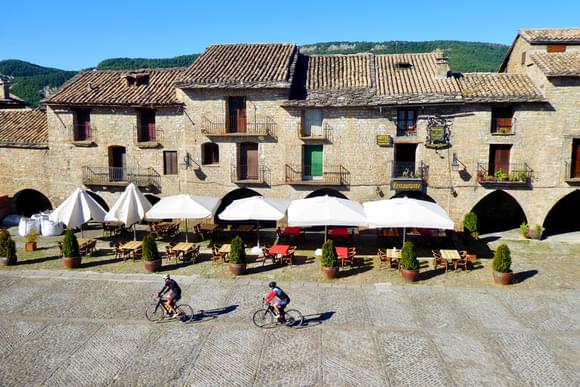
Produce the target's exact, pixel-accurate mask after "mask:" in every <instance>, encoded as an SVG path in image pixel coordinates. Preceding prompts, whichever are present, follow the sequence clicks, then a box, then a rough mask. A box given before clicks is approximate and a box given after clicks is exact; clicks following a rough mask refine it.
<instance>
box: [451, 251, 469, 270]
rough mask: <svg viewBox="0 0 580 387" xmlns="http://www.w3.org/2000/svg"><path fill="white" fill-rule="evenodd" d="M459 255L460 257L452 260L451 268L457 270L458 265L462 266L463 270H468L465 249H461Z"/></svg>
mask: <svg viewBox="0 0 580 387" xmlns="http://www.w3.org/2000/svg"><path fill="white" fill-rule="evenodd" d="M460 255H461V259H456V260H454V261H453V270H457V268H458V267H462V268H463V270H469V259H467V251H462V252H461V253H460Z"/></svg>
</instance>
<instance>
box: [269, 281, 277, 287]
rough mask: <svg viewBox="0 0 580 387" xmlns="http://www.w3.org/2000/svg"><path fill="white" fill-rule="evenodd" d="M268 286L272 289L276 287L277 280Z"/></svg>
mask: <svg viewBox="0 0 580 387" xmlns="http://www.w3.org/2000/svg"><path fill="white" fill-rule="evenodd" d="M268 287H270V288H271V289H274V288H275V287H276V282H275V281H272V282H270V283H269V284H268Z"/></svg>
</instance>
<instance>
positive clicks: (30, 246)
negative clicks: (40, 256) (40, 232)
mask: <svg viewBox="0 0 580 387" xmlns="http://www.w3.org/2000/svg"><path fill="white" fill-rule="evenodd" d="M24 250H26V251H34V250H36V242H26V244H25V245H24Z"/></svg>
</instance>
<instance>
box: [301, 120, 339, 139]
mask: <svg viewBox="0 0 580 387" xmlns="http://www.w3.org/2000/svg"><path fill="white" fill-rule="evenodd" d="M297 132H298V137H300V139H301V140H302V141H330V142H332V135H333V134H334V129H333V128H332V127H331V126H330V125H328V124H327V123H326V122H325V123H324V124H323V125H322V128H321V130H320V133H306V132H305V131H304V126H303V125H302V124H298V125H297Z"/></svg>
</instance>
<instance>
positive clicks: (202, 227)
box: [198, 224, 219, 232]
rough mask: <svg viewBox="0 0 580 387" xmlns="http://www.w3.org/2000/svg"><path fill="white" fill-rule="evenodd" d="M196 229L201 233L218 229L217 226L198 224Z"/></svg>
mask: <svg viewBox="0 0 580 387" xmlns="http://www.w3.org/2000/svg"><path fill="white" fill-rule="evenodd" d="M198 227H199V229H200V231H203V232H214V231H216V230H217V229H218V228H219V226H218V225H217V224H199V225H198Z"/></svg>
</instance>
